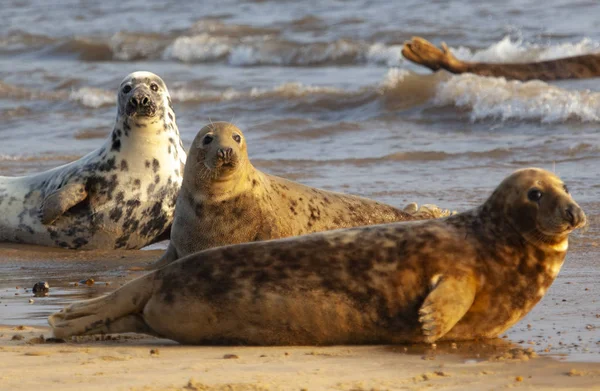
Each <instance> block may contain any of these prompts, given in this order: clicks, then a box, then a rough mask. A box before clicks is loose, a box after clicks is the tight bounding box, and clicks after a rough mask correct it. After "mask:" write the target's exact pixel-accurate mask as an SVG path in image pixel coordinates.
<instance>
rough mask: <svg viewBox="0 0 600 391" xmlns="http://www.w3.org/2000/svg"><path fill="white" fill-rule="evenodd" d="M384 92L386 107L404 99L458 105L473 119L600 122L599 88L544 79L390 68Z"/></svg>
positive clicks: (415, 102) (399, 103)
mask: <svg viewBox="0 0 600 391" xmlns="http://www.w3.org/2000/svg"><path fill="white" fill-rule="evenodd" d="M382 94H383V95H384V99H385V101H386V105H387V107H388V108H403V107H402V103H404V106H408V107H410V105H417V104H423V103H428V104H430V105H433V106H437V107H443V106H454V107H458V108H460V109H462V110H467V111H468V113H469V119H470V120H471V121H478V120H483V119H494V120H500V121H506V120H525V121H531V120H533V121H540V122H542V123H556V122H565V121H572V120H575V121H581V122H598V121H600V93H597V92H592V91H589V90H585V91H571V90H566V89H563V88H559V87H556V86H553V85H550V84H548V83H545V82H542V81H529V82H520V81H508V80H506V79H505V78H494V77H482V76H477V75H473V74H461V75H450V74H448V73H444V72H440V73H435V74H428V75H419V74H416V73H413V72H410V71H406V70H398V69H391V70H390V71H388V74H387V76H386V78H385V80H384V82H383V83H382ZM406 100H409V101H410V104H408V105H407V104H406V102H404V101H406Z"/></svg>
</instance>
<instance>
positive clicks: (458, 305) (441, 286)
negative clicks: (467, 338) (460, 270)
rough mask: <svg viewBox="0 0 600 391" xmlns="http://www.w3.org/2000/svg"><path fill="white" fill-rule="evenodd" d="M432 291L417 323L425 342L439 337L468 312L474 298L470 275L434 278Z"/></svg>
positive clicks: (473, 285)
mask: <svg viewBox="0 0 600 391" xmlns="http://www.w3.org/2000/svg"><path fill="white" fill-rule="evenodd" d="M432 284H433V288H432V290H431V292H429V294H428V295H427V297H426V298H425V301H424V302H423V305H421V309H419V323H421V330H422V332H423V335H424V336H425V342H428V343H432V342H435V341H437V340H438V339H440V338H442V337H443V336H444V335H445V334H446V333H447V332H448V331H450V330H451V329H452V327H454V325H455V324H456V323H458V321H459V320H460V319H461V318H462V317H463V316H464V315H465V314H466V313H467V311H468V310H469V308H471V305H472V304H473V300H474V299H475V291H476V282H475V278H474V276H472V275H462V276H453V275H442V276H436V277H434V281H433V282H432Z"/></svg>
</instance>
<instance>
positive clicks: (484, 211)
mask: <svg viewBox="0 0 600 391" xmlns="http://www.w3.org/2000/svg"><path fill="white" fill-rule="evenodd" d="M533 189H537V190H540V191H541V192H542V193H543V197H542V198H541V199H538V200H532V199H531V198H530V196H529V194H530V191H531V190H533ZM585 222H586V218H585V214H584V213H583V211H582V210H581V209H580V208H579V206H578V205H577V204H576V203H575V201H574V200H573V199H572V198H571V196H570V195H569V194H568V193H567V192H566V189H565V188H564V185H563V183H562V182H561V181H560V179H559V178H558V177H556V176H554V175H553V174H552V173H549V172H547V171H543V170H539V169H526V170H521V171H517V172H516V173H514V174H513V175H511V176H509V177H508V178H507V179H506V180H504V181H503V182H502V183H501V184H500V186H499V187H498V188H497V190H496V191H495V192H494V193H493V194H492V195H491V196H490V198H489V199H488V200H487V201H486V202H485V203H484V204H483V205H482V206H480V207H479V208H476V209H474V210H471V211H468V212H464V213H461V214H458V215H454V216H450V217H447V218H444V219H437V220H428V221H422V222H414V223H392V224H383V225H375V226H368V227H359V228H349V229H343V230H335V231H328V232H320V233H314V234H311V235H305V236H300V237H294V238H287V239H280V240H271V241H266V242H254V243H246V244H240V245H233V246H226V247H219V248H215V249H210V250H206V251H201V252H199V253H196V254H192V255H190V256H188V257H185V258H183V259H180V260H179V261H177V262H174V263H172V264H170V265H168V266H166V267H164V268H162V269H159V270H157V271H155V272H153V273H150V274H147V275H145V276H144V277H142V278H140V279H137V280H134V281H132V282H131V283H129V284H127V285H125V286H124V287H123V288H121V289H119V290H117V291H115V292H113V293H112V294H110V295H108V296H107V297H104V298H100V299H95V300H90V301H85V302H81V303H75V304H73V305H71V306H69V307H67V308H66V309H65V310H63V311H61V312H58V313H56V314H54V315H52V316H51V317H50V319H49V321H50V324H51V325H52V327H53V330H54V334H55V335H56V336H57V337H68V336H71V335H82V334H98V333H113V332H128V331H135V332H141V333H149V334H154V335H158V336H162V337H166V338H170V339H173V340H176V341H179V342H181V343H193V344H201V343H223V342H225V343H243V344H255V345H315V344H316V345H322V344H358V343H405V342H434V341H437V340H440V339H445V340H468V339H476V338H494V337H497V336H498V335H499V334H501V333H502V332H504V331H505V330H506V329H508V328H509V327H511V326H512V325H513V324H515V323H516V322H517V321H519V320H520V319H522V318H523V317H524V316H525V315H526V314H527V313H528V312H529V311H530V310H531V309H532V308H533V307H534V306H535V304H536V303H537V302H538V301H539V300H540V299H541V298H542V296H543V295H544V292H545V291H546V289H547V288H548V287H549V286H550V285H551V284H552V282H553V281H554V279H555V278H556V276H557V273H558V271H559V270H560V267H561V266H562V264H563V261H564V258H565V254H566V249H567V245H566V244H567V243H568V235H569V234H570V233H571V232H572V231H573V230H574V229H576V228H578V227H581V226H583V225H584V224H585Z"/></svg>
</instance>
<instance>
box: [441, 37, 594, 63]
mask: <svg viewBox="0 0 600 391" xmlns="http://www.w3.org/2000/svg"><path fill="white" fill-rule="evenodd" d="M451 50H452V53H453V54H454V55H455V56H456V57H457V58H459V59H461V60H464V61H476V62H496V63H508V62H518V63H523V62H536V61H546V60H553V59H556V58H561V57H571V56H579V55H582V54H592V53H598V52H600V42H597V41H594V40H592V39H590V38H583V39H582V40H581V41H579V42H575V43H560V44H553V45H541V44H536V43H528V42H524V41H523V40H522V39H516V40H513V39H511V37H509V36H506V37H504V38H503V39H501V40H500V41H499V42H496V43H494V44H492V45H490V46H489V47H487V48H485V49H481V50H475V51H473V50H471V49H468V48H466V47H463V46H459V47H457V48H451Z"/></svg>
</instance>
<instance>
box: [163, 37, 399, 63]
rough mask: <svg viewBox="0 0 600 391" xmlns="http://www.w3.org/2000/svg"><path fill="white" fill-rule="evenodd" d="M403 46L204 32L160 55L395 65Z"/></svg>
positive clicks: (186, 58)
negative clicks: (319, 41) (304, 41)
mask: <svg viewBox="0 0 600 391" xmlns="http://www.w3.org/2000/svg"><path fill="white" fill-rule="evenodd" d="M401 51H402V46H401V45H392V46H388V45H385V44H382V43H375V44H367V43H364V42H356V41H348V40H343V39H341V40H337V41H333V42H328V43H313V44H307V45H304V44H299V43H296V42H287V41H277V40H271V39H270V38H269V37H266V38H265V37H258V38H256V37H252V38H248V39H241V40H237V39H231V38H229V37H216V36H212V35H209V34H206V33H203V34H199V35H195V36H183V37H178V38H177V39H175V41H173V42H172V43H171V44H170V45H169V46H168V47H167V48H166V49H165V51H164V53H163V58H165V59H175V60H179V61H183V62H210V61H225V62H227V63H228V64H229V65H233V66H252V65H276V66H290V65H291V66H304V65H317V64H327V63H332V64H340V63H344V64H345V63H348V64H352V63H369V64H377V65H387V66H397V65H399V64H401V63H403V62H404V59H403V58H402V53H401Z"/></svg>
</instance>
